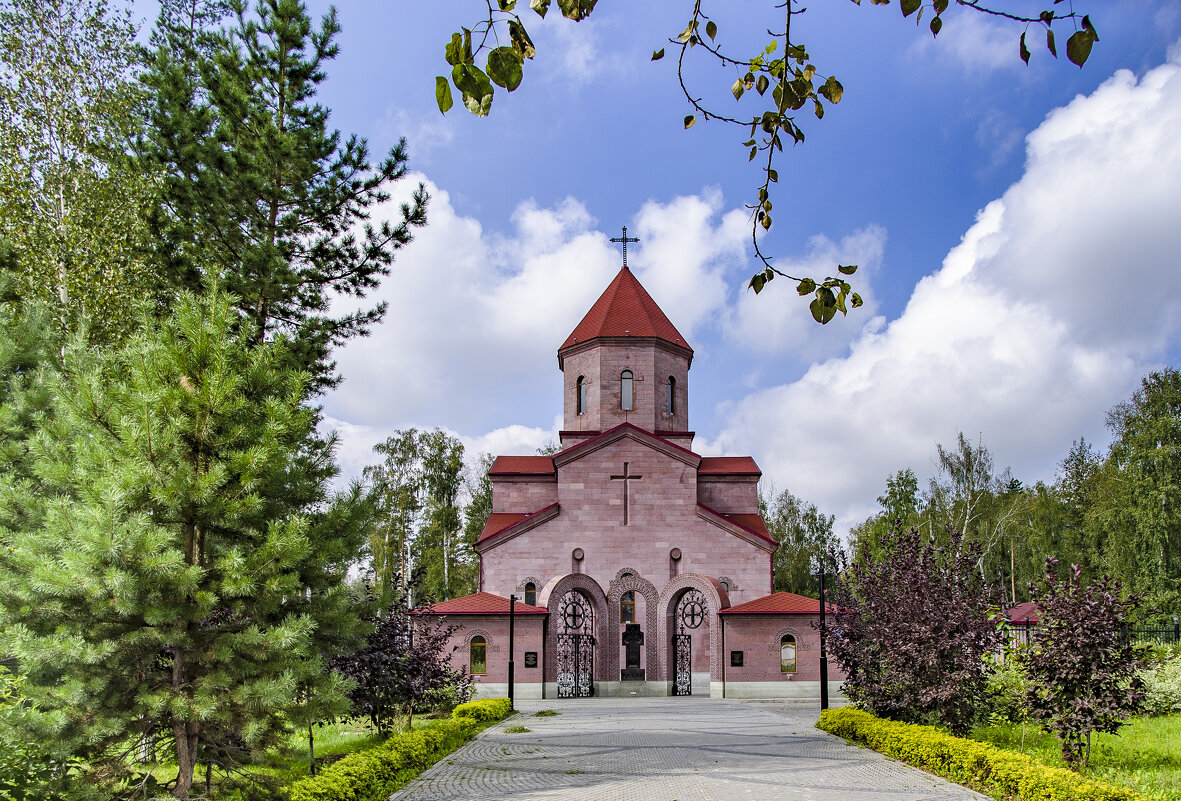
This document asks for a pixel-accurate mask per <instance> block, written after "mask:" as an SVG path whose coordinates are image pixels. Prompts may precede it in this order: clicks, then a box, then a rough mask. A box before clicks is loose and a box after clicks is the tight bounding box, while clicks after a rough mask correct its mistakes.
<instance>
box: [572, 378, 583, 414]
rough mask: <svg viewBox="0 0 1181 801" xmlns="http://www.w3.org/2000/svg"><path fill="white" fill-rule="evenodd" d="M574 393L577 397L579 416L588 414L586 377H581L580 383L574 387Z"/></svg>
mask: <svg viewBox="0 0 1181 801" xmlns="http://www.w3.org/2000/svg"><path fill="white" fill-rule="evenodd" d="M574 392H575V395H576V396H577V397H576V398H575V404H576V405H577V407H578V414H586V376H584V375H580V376H579V377H578V381H577V382H576V383H575V385H574Z"/></svg>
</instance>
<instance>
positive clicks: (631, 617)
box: [619, 590, 636, 623]
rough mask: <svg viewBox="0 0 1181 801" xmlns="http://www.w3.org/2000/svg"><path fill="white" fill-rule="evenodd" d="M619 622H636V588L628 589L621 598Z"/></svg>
mask: <svg viewBox="0 0 1181 801" xmlns="http://www.w3.org/2000/svg"><path fill="white" fill-rule="evenodd" d="M619 622H620V623H635V622H636V593H635V591H634V590H628V591H627V592H625V593H624V594H623V597H622V598H620V599H619Z"/></svg>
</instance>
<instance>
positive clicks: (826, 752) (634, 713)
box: [391, 697, 987, 801]
mask: <svg viewBox="0 0 1181 801" xmlns="http://www.w3.org/2000/svg"><path fill="white" fill-rule="evenodd" d="M517 709H518V714H517V715H515V716H513V717H511V718H509V719H507V720H505V721H502V722H501V723H498V724H496V725H495V726H492V727H489V728H488V729H486V730H485V731H483V732H482V733H481V734H480V736H479V737H477V738H476V739H475V740H473V741H472V742H470V743H468V744H467V745H465V746H463V747H462V748H460V749H459V750H457V751H455V752H454V753H452V754H450V755H449V756H447V757H445V758H444V759H442V760H440V761H439V762H438V763H436V764H435V765H434V766H433V767H431V768H430V769H429V770H427V771H425V772H424V773H423V774H422V775H421V776H420V777H419V778H418V779H416V780H415V781H413V782H411V783H410V784H408V785H407V786H406V787H403V788H402V789H401V790H399V791H398V792H397V793H395V794H394V795H393V796H391V801H501V800H502V799H503V800H504V801H508V799H514V801H520V800H521V799H526V801H574V799H580V801H582V800H586V801H598V800H599V799H602V801H779V800H780V799H783V800H784V801H787V800H790V801H844V800H845V799H848V801H869V799H887V800H888V801H925V800H926V799H938V800H939V801H949V800H951V799H984V798H987V796H983V795H980V794H978V793H974V792H972V791H970V790H967V789H965V788H963V787H960V786H959V785H956V784H951V783H949V782H946V781H944V780H942V779H939V778H937V777H935V776H932V775H930V774H928V773H924V772H923V771H920V770H917V769H915V768H912V767H909V766H908V765H903V764H902V763H900V762H895V761H893V760H890V759H887V758H886V757H883V756H882V755H881V754H878V753H875V752H874V751H870V750H868V749H864V748H858V747H856V746H850V745H847V744H846V743H845V741H844V740H842V739H841V738H839V737H833V736H832V735H829V734H826V733H824V732H822V731H820V730H819V729H816V728H815V723H816V719H817V716H818V715H819V706H818V704H816V703H815V702H799V701H794V702H792V701H757V702H738V701H724V700H714V699H708V698H693V697H690V698H618V699H613V698H602V699H597V698H592V699H577V700H545V701H521V702H518V703H517ZM542 709H553V710H556V711H557V712H558V713H559V714H558V715H556V716H553V717H536V716H535V715H534V713H536V712H538V711H539V710H542ZM512 726H524V727H526V728H528V729H530V731H529V732H528V733H520V734H510V733H508V732H507V731H506V729H508V728H510V727H512Z"/></svg>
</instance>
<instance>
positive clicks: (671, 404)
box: [668, 375, 677, 414]
mask: <svg viewBox="0 0 1181 801" xmlns="http://www.w3.org/2000/svg"><path fill="white" fill-rule="evenodd" d="M676 411H677V379H675V378H673V377H672V376H671V375H670V376H669V377H668V413H669V414H676Z"/></svg>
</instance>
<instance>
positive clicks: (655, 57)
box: [652, 47, 664, 61]
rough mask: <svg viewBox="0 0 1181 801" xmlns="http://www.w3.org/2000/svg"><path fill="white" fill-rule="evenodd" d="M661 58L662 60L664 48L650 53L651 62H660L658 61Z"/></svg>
mask: <svg viewBox="0 0 1181 801" xmlns="http://www.w3.org/2000/svg"><path fill="white" fill-rule="evenodd" d="M662 58H664V48H663V47H662V48H660V49H659V50H653V51H652V60H653V61H660V59H662Z"/></svg>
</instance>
